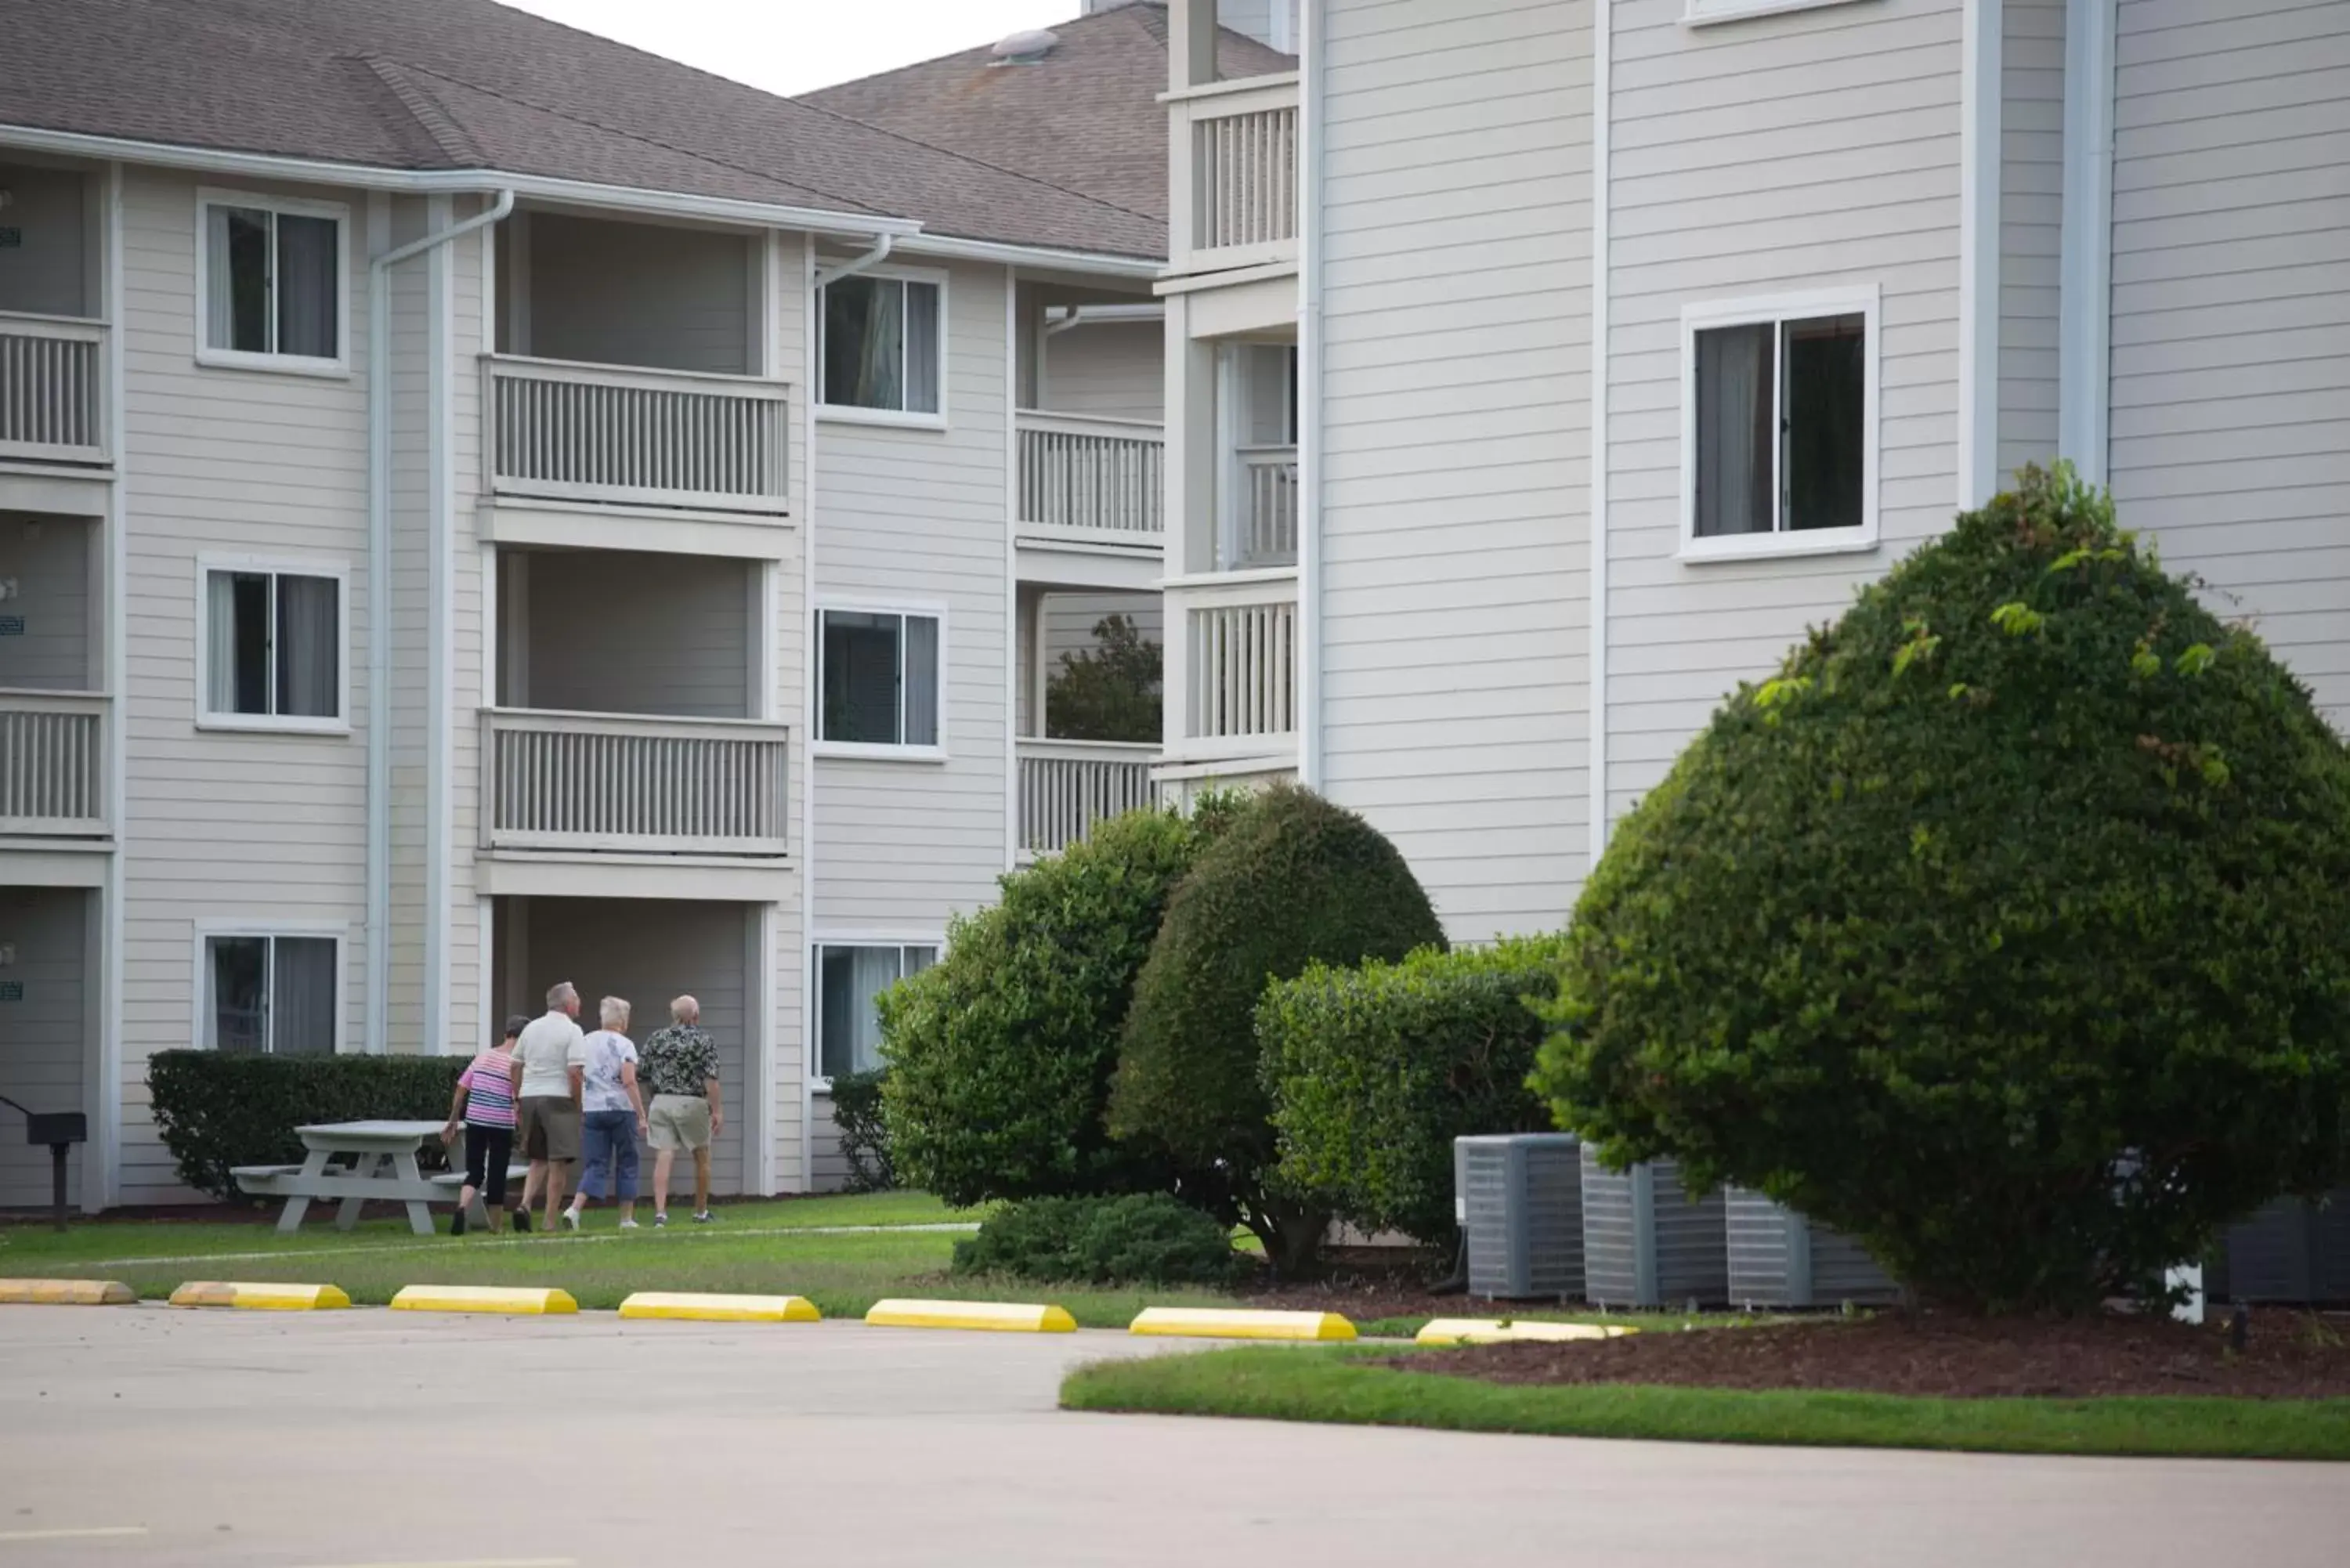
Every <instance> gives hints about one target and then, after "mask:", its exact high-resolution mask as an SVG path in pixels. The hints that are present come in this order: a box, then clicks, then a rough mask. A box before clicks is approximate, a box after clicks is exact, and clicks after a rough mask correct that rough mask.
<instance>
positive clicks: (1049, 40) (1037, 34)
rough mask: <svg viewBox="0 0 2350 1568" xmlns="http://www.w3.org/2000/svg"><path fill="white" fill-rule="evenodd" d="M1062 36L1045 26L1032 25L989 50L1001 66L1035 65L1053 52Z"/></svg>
mask: <svg viewBox="0 0 2350 1568" xmlns="http://www.w3.org/2000/svg"><path fill="white" fill-rule="evenodd" d="M1060 41H1061V36H1060V35H1059V34H1058V33H1055V32H1053V31H1051V30H1050V29H1048V28H1045V27H1032V28H1030V29H1028V30H1027V31H1026V32H1024V33H1014V34H1013V35H1012V36H1010V37H1008V38H1005V39H1003V41H1002V42H1000V43H998V44H997V45H996V46H995V47H993V49H991V50H989V51H988V52H989V53H990V54H992V55H993V56H994V57H995V59H994V61H993V64H995V65H999V66H1033V65H1035V63H1036V62H1037V61H1039V60H1041V59H1043V58H1044V57H1045V56H1046V55H1049V54H1051V53H1052V52H1053V46H1054V45H1055V44H1057V43H1059V42H1060Z"/></svg>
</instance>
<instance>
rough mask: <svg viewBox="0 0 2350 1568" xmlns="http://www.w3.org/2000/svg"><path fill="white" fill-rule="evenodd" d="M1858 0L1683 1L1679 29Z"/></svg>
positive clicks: (1777, 14) (1717, 24) (1853, 3)
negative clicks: (1680, 27)
mask: <svg viewBox="0 0 2350 1568" xmlns="http://www.w3.org/2000/svg"><path fill="white" fill-rule="evenodd" d="M1857 3H1858V0H1683V5H1684V9H1683V10H1682V12H1681V26H1684V27H1712V26H1720V25H1721V23H1724V22H1743V21H1745V20H1747V19H1748V18H1750V17H1754V16H1784V15H1785V14H1786V13H1788V12H1790V11H1824V10H1825V9H1826V8H1827V7H1829V6H1831V5H1856V4H1857Z"/></svg>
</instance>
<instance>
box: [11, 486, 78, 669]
mask: <svg viewBox="0 0 2350 1568" xmlns="http://www.w3.org/2000/svg"><path fill="white" fill-rule="evenodd" d="M97 533H98V525H97V524H92V523H89V522H88V521H86V520H84V519H82V518H79V517H51V516H39V517H36V516H34V515H33V514H30V513H22V512H19V513H5V512H0V582H6V581H11V580H13V581H14V582H15V583H16V595H15V597H12V598H10V599H8V600H6V601H5V603H0V616H7V617H10V618H14V619H16V620H18V621H21V622H22V623H23V629H22V630H21V631H18V632H16V633H13V634H11V635H9V636H7V637H0V687H8V686H17V687H32V688H35V689H36V690H47V691H90V690H92V689H94V688H95V687H96V686H97V685H98V682H99V670H98V660H97V659H96V657H95V656H96V654H97V653H98V651H99V649H98V648H97V646H96V643H95V640H94V639H96V637H97V635H98V627H99V615H98V613H97V607H96V605H95V603H94V601H93V597H92V595H91V587H92V586H93V585H92V584H91V581H90V558H89V557H90V545H91V542H92V540H93V538H94V537H95V535H97Z"/></svg>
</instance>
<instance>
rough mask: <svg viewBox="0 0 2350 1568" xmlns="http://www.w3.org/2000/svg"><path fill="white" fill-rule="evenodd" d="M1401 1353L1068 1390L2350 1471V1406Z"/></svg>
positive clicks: (1365, 1415)
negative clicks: (1499, 1377)
mask: <svg viewBox="0 0 2350 1568" xmlns="http://www.w3.org/2000/svg"><path fill="white" fill-rule="evenodd" d="M1393 1354H1395V1353H1394V1352H1392V1351H1387V1350H1378V1351H1369V1350H1363V1349H1338V1350H1322V1349H1306V1348H1303V1347H1300V1348H1295V1349H1286V1348H1266V1347H1253V1348H1248V1349H1239V1350H1217V1351H1209V1352H1205V1353H1203V1354H1200V1355H1172V1356H1160V1357H1151V1358H1146V1359H1142V1360H1138V1361H1128V1362H1118V1363H1112V1364H1107V1365H1099V1366H1087V1367H1082V1368H1080V1369H1078V1370H1077V1371H1076V1372H1075V1373H1073V1374H1071V1375H1070V1376H1069V1378H1068V1379H1067V1381H1066V1382H1065V1383H1064V1384H1062V1386H1061V1404H1062V1406H1063V1407H1065V1408H1067V1409H1073V1410H1128V1411H1144V1412H1150V1413H1154V1414H1159V1415H1175V1416H1241V1417H1258V1418H1261V1419H1266V1420H1277V1421H1331V1422H1341V1423H1347V1424H1352V1425H1357V1426H1385V1427H1433V1428H1443V1429H1447V1430H1452V1431H1470V1432H1523V1433H1534V1434H1541V1435H1546V1436H1553V1437H1586V1438H1661V1439H1668V1440H1679V1441H1687V1442H1727V1443H1778V1444H1804V1445H1816V1446H1834V1447H1843V1448H1899V1449H1976V1450H1982V1451H1987V1452H1995V1453H2020V1454H2135V1455H2167V1456H2171V1457H2178V1458H2185V1457H2189V1456H2195V1457H2205V1458H2219V1459H2334V1460H2350V1399H2306V1400H2283V1399H2273V1400H2262V1399H2219V1398H2180V1399H1922V1398H1903V1397H1898V1396H1893V1395H1884V1394H1843V1393H1814V1392H1777V1393H1743V1392H1733V1391H1730V1390H1723V1389H1706V1388H1655V1387H1639V1386H1627V1385H1613V1384H1604V1385H1596V1386H1548V1387H1539V1386H1537V1387H1526V1386H1503V1385H1499V1384H1492V1383H1481V1382H1476V1381H1473V1380H1471V1379H1468V1378H1462V1377H1451V1376H1436V1375H1432V1374H1418V1373H1411V1372H1406V1371H1399V1370H1397V1369H1396V1368H1393V1367H1389V1366H1376V1365H1372V1364H1371V1361H1372V1358H1375V1357H1378V1356H1384V1355H1393Z"/></svg>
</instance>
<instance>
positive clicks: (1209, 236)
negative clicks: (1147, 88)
mask: <svg viewBox="0 0 2350 1568" xmlns="http://www.w3.org/2000/svg"><path fill="white" fill-rule="evenodd" d="M1169 108H1170V110H1171V112H1172V114H1173V116H1174V126H1173V132H1174V136H1175V139H1176V145H1177V147H1178V148H1179V149H1180V151H1182V152H1184V153H1186V154H1188V157H1187V158H1186V159H1185V160H1184V161H1185V162H1186V163H1187V164H1188V170H1186V171H1183V173H1184V178H1186V179H1187V181H1188V183H1189V186H1190V189H1189V190H1188V191H1185V190H1182V189H1180V188H1179V189H1178V191H1177V192H1176V198H1177V205H1176V211H1177V212H1178V213H1180V214H1181V215H1183V216H1184V217H1186V218H1188V220H1189V224H1188V227H1189V233H1188V234H1178V235H1175V236H1171V237H1172V238H1173V240H1174V256H1173V258H1172V260H1173V270H1174V271H1176V272H1179V273H1184V272H1211V271H1215V270H1217V269H1220V268H1224V267H1236V266H1253V265H1260V264H1262V263H1265V262H1274V261H1285V260H1289V259H1291V258H1293V257H1295V255H1296V254H1297V78H1296V77H1295V76H1294V75H1284V76H1274V77H1266V78H1262V79H1256V78H1249V79H1244V80H1241V81H1234V82H1218V83H1216V84H1214V86H1212V87H1209V88H1193V89H1192V90H1191V92H1189V93H1186V94H1184V95H1182V96H1180V97H1179V98H1176V99H1173V100H1172V101H1171V102H1170V104H1169Z"/></svg>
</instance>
